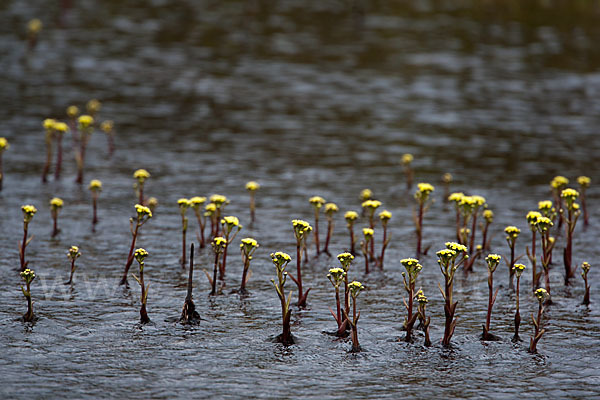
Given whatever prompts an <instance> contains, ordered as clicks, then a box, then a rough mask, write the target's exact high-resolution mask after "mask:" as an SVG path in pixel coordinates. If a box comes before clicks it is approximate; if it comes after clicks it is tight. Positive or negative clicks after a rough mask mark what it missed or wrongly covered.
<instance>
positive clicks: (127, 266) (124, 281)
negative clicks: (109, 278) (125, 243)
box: [119, 220, 140, 286]
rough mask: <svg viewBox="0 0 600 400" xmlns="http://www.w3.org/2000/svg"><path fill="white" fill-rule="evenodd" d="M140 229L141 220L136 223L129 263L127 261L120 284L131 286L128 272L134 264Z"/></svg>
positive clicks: (128, 257) (128, 258)
mask: <svg viewBox="0 0 600 400" xmlns="http://www.w3.org/2000/svg"><path fill="white" fill-rule="evenodd" d="M139 229H140V223H139V220H138V222H137V223H136V225H135V230H134V231H133V235H132V236H133V237H132V239H131V246H130V247H129V255H128V256H127V263H125V272H123V277H122V278H121V282H120V283H119V284H120V285H126V286H129V284H128V283H127V274H128V273H129V267H131V264H133V251H134V249H135V241H136V240H137V235H138V230H139Z"/></svg>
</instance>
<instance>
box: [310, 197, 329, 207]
mask: <svg viewBox="0 0 600 400" xmlns="http://www.w3.org/2000/svg"><path fill="white" fill-rule="evenodd" d="M308 201H309V203H310V204H312V206H313V207H314V208H315V209H317V210H318V209H320V208H321V207H323V204H325V199H324V198H322V197H321V196H313V197H311V198H310V199H308Z"/></svg>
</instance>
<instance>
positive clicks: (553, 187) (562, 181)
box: [550, 175, 569, 228]
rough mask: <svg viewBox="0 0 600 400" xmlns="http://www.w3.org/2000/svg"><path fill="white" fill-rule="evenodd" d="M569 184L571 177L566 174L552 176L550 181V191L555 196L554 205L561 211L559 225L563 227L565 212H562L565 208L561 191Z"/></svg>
mask: <svg viewBox="0 0 600 400" xmlns="http://www.w3.org/2000/svg"><path fill="white" fill-rule="evenodd" d="M568 184H569V179H567V178H565V177H564V176H561V175H557V176H555V177H554V178H552V181H550V191H551V192H552V197H553V198H554V207H555V208H556V210H558V212H559V219H558V227H559V228H561V227H562V224H563V214H562V213H561V212H560V210H562V208H563V203H562V197H561V196H560V194H561V192H562V191H563V190H564V189H565V188H566V187H567V185H568Z"/></svg>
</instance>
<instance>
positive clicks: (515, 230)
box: [504, 225, 521, 239]
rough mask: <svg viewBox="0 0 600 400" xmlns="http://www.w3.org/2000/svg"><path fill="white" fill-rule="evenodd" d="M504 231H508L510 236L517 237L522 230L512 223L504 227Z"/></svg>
mask: <svg viewBox="0 0 600 400" xmlns="http://www.w3.org/2000/svg"><path fill="white" fill-rule="evenodd" d="M504 233H506V234H507V235H508V237H510V238H514V239H516V238H517V236H519V233H521V230H520V229H519V228H517V227H516V226H512V225H510V226H507V227H506V228H504Z"/></svg>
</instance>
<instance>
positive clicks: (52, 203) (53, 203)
mask: <svg viewBox="0 0 600 400" xmlns="http://www.w3.org/2000/svg"><path fill="white" fill-rule="evenodd" d="M50 206H51V207H52V208H53V209H57V208H61V207H62V206H63V201H62V199H59V198H58V197H53V198H52V200H50Z"/></svg>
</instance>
